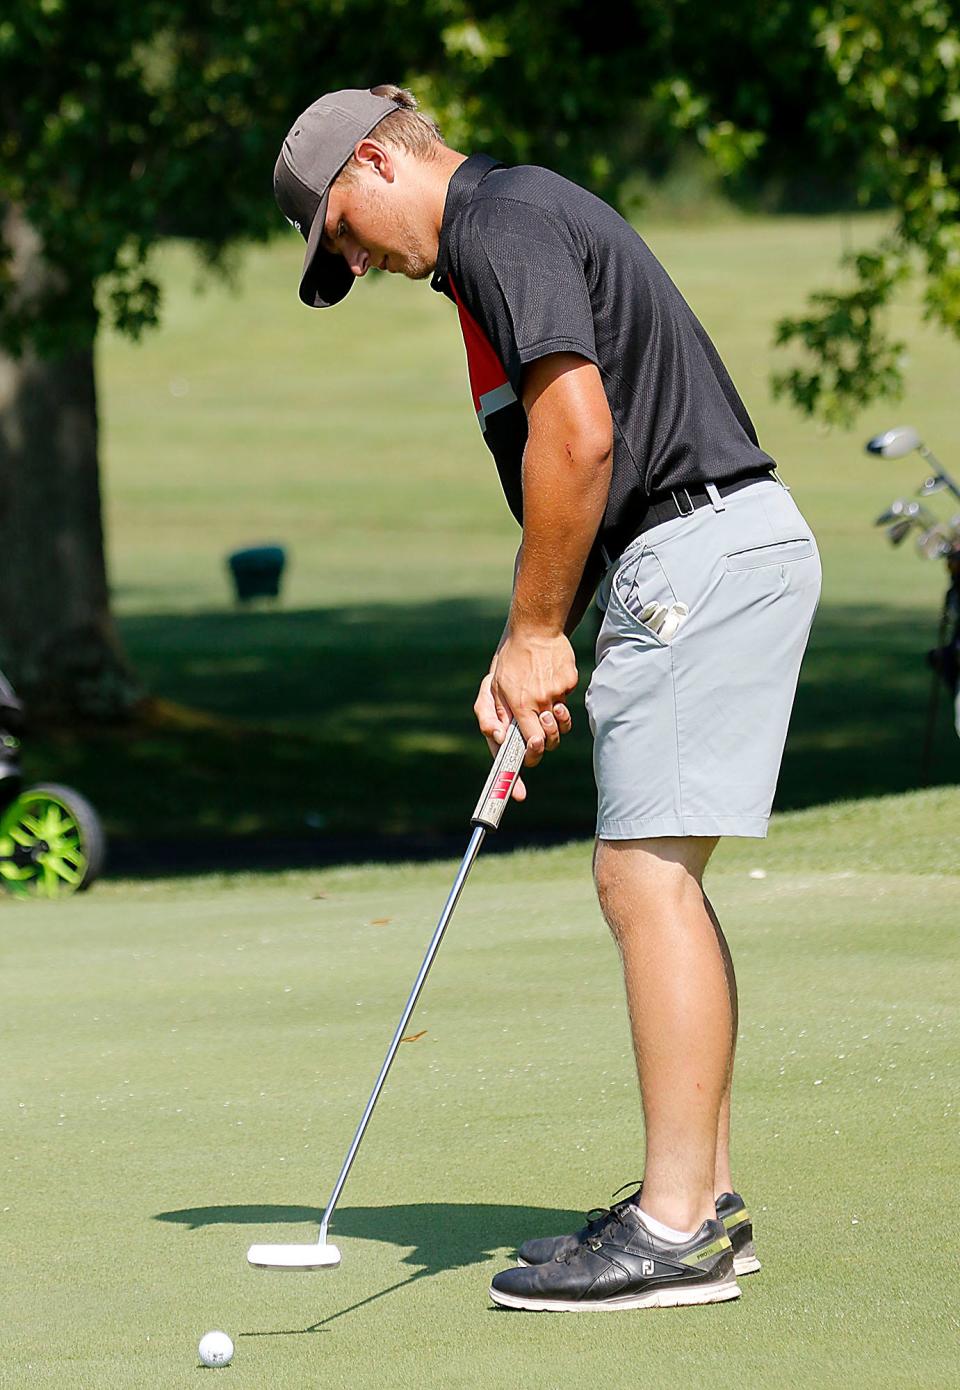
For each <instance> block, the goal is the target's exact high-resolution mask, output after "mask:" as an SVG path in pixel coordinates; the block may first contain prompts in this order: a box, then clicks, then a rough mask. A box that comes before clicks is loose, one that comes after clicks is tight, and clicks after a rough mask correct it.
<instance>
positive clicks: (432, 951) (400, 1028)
mask: <svg viewBox="0 0 960 1390" xmlns="http://www.w3.org/2000/svg"><path fill="white" fill-rule="evenodd" d="M486 833H487V832H486V829H485V827H484V826H482V825H477V826H475V827H474V830H473V834H472V835H471V836H470V843H469V844H468V845H467V850H466V853H465V854H464V856H463V859H462V860H461V862H460V868H459V869H458V870H457V876H456V878H455V879H454V881H453V887H452V888H451V889H450V894H449V896H448V898H447V901H446V902H445V903H444V906H443V911H442V912H441V914H440V920H439V922H438V923H437V929H436V931H435V932H434V933H433V936H432V937H431V938H430V945H429V946H428V947H427V953H426V955H425V956H424V958H423V964H422V965H421V966H420V970H419V972H418V974H417V978H416V980H415V981H414V983H413V989H412V990H411V991H410V997H409V999H408V1000H407V1002H406V1005H405V1007H404V1010H403V1013H402V1014H401V1015H400V1022H399V1023H398V1024H397V1031H396V1032H395V1033H394V1035H393V1040H392V1042H391V1043H390V1046H389V1047H388V1048H387V1055H386V1057H385V1058H384V1059H383V1066H382V1067H381V1068H380V1075H379V1076H378V1077H377V1080H376V1083H375V1085H374V1088H373V1091H372V1092H371V1095H370V1099H369V1100H368V1101H367V1106H366V1109H365V1110H364V1112H363V1115H362V1116H361V1119H360V1123H359V1124H358V1125H357V1132H356V1134H355V1135H354V1136H353V1142H352V1144H351V1145H350V1148H349V1149H348V1151H347V1156H346V1158H345V1159H344V1160H343V1167H342V1168H341V1169H340V1176H339V1177H338V1178H337V1181H336V1182H335V1183H334V1187H333V1191H332V1192H331V1194H330V1200H329V1202H328V1203H327V1209H326V1211H325V1212H324V1213H323V1220H322V1221H321V1223H320V1234H319V1236H318V1237H317V1244H318V1245H325V1244H326V1243H327V1227H328V1225H329V1224H330V1218H331V1216H332V1215H333V1212H334V1208H335V1207H336V1205H337V1202H338V1201H339V1200H340V1193H341V1192H342V1191H343V1185H344V1183H345V1182H346V1180H347V1177H348V1175H349V1173H350V1169H351V1168H352V1166H353V1160H354V1158H355V1157H356V1153H357V1149H359V1147H360V1141H361V1140H362V1139H363V1135H364V1131H365V1130H366V1128H367V1124H368V1122H369V1120H370V1116H371V1115H372V1114H373V1108H374V1106H375V1105H376V1103H377V1100H378V1098H379V1095H380V1092H381V1091H382V1090H383V1083H384V1082H385V1081H386V1079H387V1073H388V1072H389V1070H390V1067H391V1065H392V1063H393V1059H394V1057H395V1056H396V1055H397V1048H398V1047H399V1046H400V1043H401V1040H402V1038H403V1035H404V1033H405V1032H406V1031H407V1024H408V1023H409V1022H410V1017H411V1015H412V1014H413V1011H414V1009H415V1008H416V1007H417V1000H418V999H419V998H420V991H421V990H422V989H423V986H424V984H425V983H426V979H427V976H428V975H429V973H430V967H431V965H432V964H433V959H434V956H435V955H436V954H437V951H438V950H439V948H440V942H441V941H442V940H443V934H444V932H445V931H446V929H447V923H448V922H449V921H450V918H451V917H452V916H453V909H454V908H455V907H456V905H457V901H458V899H459V897H460V894H461V893H462V892H463V885H464V884H465V883H466V881H467V875H468V874H469V872H470V870H471V868H472V867H473V861H474V860H475V859H476V857H477V854H478V852H479V849H480V846H481V845H482V844H483V841H484V837H485V835H486Z"/></svg>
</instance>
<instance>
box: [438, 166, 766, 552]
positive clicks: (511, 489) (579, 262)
mask: <svg viewBox="0 0 960 1390" xmlns="http://www.w3.org/2000/svg"><path fill="white" fill-rule="evenodd" d="M433 288H434V289H436V290H440V291H442V292H443V293H445V294H446V295H448V297H449V298H451V299H452V300H453V301H454V302H455V303H456V305H457V310H458V312H459V316H460V326H461V329H462V331H463V337H464V343H465V345H466V349H467V366H468V370H469V376H470V387H471V391H472V394H473V403H474V408H475V410H476V412H477V417H478V419H479V421H480V427H481V429H482V430H483V435H484V438H485V440H486V442H487V444H488V446H489V448H490V450H491V452H492V454H493V456H494V459H495V460H496V464H497V471H498V472H499V475H500V481H501V484H502V486H503V491H504V493H505V495H506V498H507V502H508V503H509V505H510V510H511V511H512V512H513V514H514V516H515V517H516V518H517V520H518V521H519V522H521V524H522V521H523V489H522V485H521V463H522V458H523V448H524V445H525V443H526V438H527V420H526V414H525V412H524V409H523V406H522V404H521V401H520V380H521V376H522V373H523V368H524V366H525V365H526V364H527V363H528V362H533V361H535V360H536V359H537V358H539V357H546V356H547V355H548V354H549V353H553V352H575V353H579V354H580V355H581V356H582V357H585V358H587V359H588V360H589V361H591V362H593V363H595V364H596V366H597V367H598V369H599V371H600V376H601V378H602V380H603V385H604V390H605V392H606V396H607V401H608V404H609V406H610V414H611V416H612V417H613V438H614V446H613V475H612V479H611V483H610V493H609V497H608V500H607V506H606V511H605V513H604V517H603V521H602V523H601V527H600V531H599V534H598V546H599V545H601V544H602V545H603V546H604V547H605V549H606V550H607V552H608V554H610V555H615V554H618V553H619V551H620V550H621V549H622V548H623V545H624V544H625V543H626V541H627V539H629V537H630V536H632V535H633V533H634V531H635V530H636V527H637V525H638V523H639V522H640V520H641V519H642V517H643V513H644V508H645V505H646V501H647V499H648V498H649V497H651V496H652V495H654V494H658V493H663V492H667V491H670V490H673V489H674V488H681V487H689V486H691V485H692V484H694V483H704V482H718V483H719V482H725V481H729V480H731V479H733V478H737V477H742V476H744V475H745V474H748V473H752V472H758V473H759V472H762V471H764V470H766V469H770V468H773V466H774V464H773V460H772V459H771V458H770V457H769V456H768V455H767V454H765V453H764V452H763V450H762V449H761V448H760V446H759V444H758V442H757V435H756V431H755V430H754V428H753V425H752V423H751V421H750V417H749V415H748V414H747V412H746V409H745V407H744V405H743V402H742V401H741V399H740V397H739V396H738V394H737V391H736V388H735V387H734V385H733V382H732V381H731V380H730V377H729V376H728V374H727V371H726V368H725V367H724V365H723V363H722V362H721V361H720V358H719V356H718V354H717V351H716V349H715V348H714V346H713V344H712V343H711V341H710V339H709V338H708V336H707V334H706V332H705V331H704V329H703V327H702V325H701V324H700V323H699V321H698V320H697V318H696V316H695V315H694V314H693V312H692V311H691V309H690V307H689V305H688V304H687V303H686V301H685V300H684V298H683V296H682V295H681V294H680V291H679V290H678V289H677V287H676V286H675V285H674V283H673V281H672V280H671V279H670V277H669V276H668V275H667V273H666V271H665V270H664V269H663V267H662V266H661V265H660V263H659V261H658V260H657V259H656V257H655V256H654V255H653V253H652V252H651V250H650V249H649V247H648V246H647V245H646V244H645V243H644V242H643V241H642V240H641V238H640V237H639V236H638V235H637V233H636V232H635V231H634V230H633V228H632V227H631V226H630V225H629V224H628V223H627V222H625V221H624V219H623V218H622V217H621V216H620V215H619V214H618V213H616V212H614V210H613V208H611V207H609V206H608V205H607V204H606V203H604V202H602V201H601V199H599V198H597V197H595V196H594V195H593V194H592V193H588V192H587V191H586V189H583V188H580V187H579V186H578V185H577V184H574V183H570V182H569V180H567V179H564V178H561V177H560V175H559V174H554V173H551V171H550V170H549V169H538V168H535V167H532V166H523V165H521V166H518V167H516V168H505V167H504V166H503V165H501V164H498V163H497V161H496V160H493V159H491V158H490V157H489V156H487V155H473V156H472V157H471V158H470V159H467V160H466V161H465V162H464V163H463V164H461V165H460V166H459V168H458V169H457V170H456V172H455V173H454V175H453V177H452V179H451V180H450V186H449V189H448V191H447V199H446V204H445V207H444V213H443V223H442V226H441V229H440V249H439V255H438V257H437V268H436V273H435V275H434V278H433ZM596 549H597V548H596V547H595V553H596Z"/></svg>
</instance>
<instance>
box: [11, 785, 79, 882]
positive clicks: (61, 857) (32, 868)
mask: <svg viewBox="0 0 960 1390" xmlns="http://www.w3.org/2000/svg"><path fill="white" fill-rule="evenodd" d="M81 838H82V837H81V831H80V827H79V825H78V824H77V822H76V820H75V818H74V817H73V815H72V814H71V813H70V810H69V808H68V807H67V806H66V805H64V803H63V802H62V801H59V800H58V799H57V798H56V797H54V796H51V795H50V794H49V793H48V792H26V793H24V795H22V796H20V797H18V798H17V800H16V801H15V802H14V804H13V805H12V806H11V807H10V809H9V811H8V812H7V814H6V816H5V817H4V823H3V834H2V836H0V855H2V856H3V859H2V860H0V877H2V878H3V880H4V882H5V883H6V886H7V888H8V889H9V890H10V892H12V893H15V894H17V895H18V896H20V897H35V898H59V897H62V896H63V895H64V894H66V893H75V892H76V890H77V889H78V888H79V887H80V886H81V885H82V883H83V881H84V878H85V877H86V873H87V867H88V865H87V858H86V855H85V854H84V852H83V849H82V845H81ZM39 844H43V845H44V846H45V848H43V849H41V850H39V852H36V846H37V845H39ZM18 851H20V852H21V855H20V857H21V859H22V858H23V856H25V855H27V854H29V855H31V858H30V859H29V860H28V861H27V862H20V863H18V862H16V859H13V860H11V858H9V857H8V856H16V855H17V852H18Z"/></svg>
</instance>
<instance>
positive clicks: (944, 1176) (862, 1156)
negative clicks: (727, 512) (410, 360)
mask: <svg viewBox="0 0 960 1390" xmlns="http://www.w3.org/2000/svg"><path fill="white" fill-rule="evenodd" d="M520 814H521V813H520V812H519V810H518V809H514V810H512V811H511V820H512V821H513V822H516V821H517V820H518V819H519V816H520ZM958 816H960V793H958V792H957V791H955V790H953V791H949V790H944V791H932V792H926V793H921V794H916V795H912V796H907V797H901V798H894V799H888V800H881V801H876V802H863V803H860V804H858V805H847V806H837V807H831V808H826V809H821V810H811V811H806V812H802V813H799V814H796V815H790V816H784V817H782V818H780V819H779V820H777V821H776V823H775V825H774V829H773V832H772V835H771V839H770V841H769V842H768V843H767V844H761V843H758V842H747V841H740V842H728V843H726V844H724V845H723V846H722V847H721V851H720V854H719V857H718V863H717V866H716V868H715V869H714V870H712V871H711V873H712V881H711V892H712V896H713V898H714V901H715V902H716V904H717V906H718V910H719V911H720V914H721V917H722V919H723V921H724V922H725V925H726V927H727V931H728V934H729V937H730V940H731V943H732V946H733V949H734V952H735V956H736V959H737V965H738V970H739V976H740V987H741V999H742V1028H741V1038H740V1062H739V1081H738V1093H737V1128H736V1155H737V1163H736V1171H737V1175H738V1178H737V1180H738V1183H739V1184H740V1185H741V1187H742V1189H743V1191H744V1193H745V1194H746V1197H747V1200H748V1202H749V1204H750V1206H751V1208H752V1209H753V1211H754V1213H755V1216H756V1224H757V1238H758V1243H759V1250H760V1255H761V1258H762V1259H763V1261H764V1270H763V1273H762V1274H760V1275H758V1276H756V1277H755V1278H752V1279H748V1280H744V1293H743V1298H742V1299H741V1300H740V1302H739V1303H736V1304H730V1305H726V1306H721V1307H715V1308H705V1309H691V1310H685V1311H679V1312H664V1313H630V1314H620V1315H618V1316H615V1317H613V1318H607V1317H601V1316H600V1315H599V1314H595V1315H592V1316H591V1315H583V1316H568V1317H561V1316H559V1315H555V1316H552V1317H551V1316H549V1315H543V1316H540V1317H537V1316H533V1315H522V1314H517V1315H514V1314H509V1313H497V1312H494V1311H492V1309H491V1308H490V1306H489V1304H488V1301H487V1297H486V1288H487V1283H488V1280H489V1276H490V1275H491V1274H492V1273H493V1272H494V1271H495V1270H496V1269H497V1268H499V1267H500V1266H501V1265H502V1264H503V1263H504V1261H505V1260H507V1259H509V1257H510V1254H511V1252H512V1249H513V1248H514V1247H515V1245H516V1243H517V1242H518V1241H520V1240H521V1239H523V1238H524V1237H525V1236H527V1235H531V1234H534V1233H538V1232H543V1233H545V1232H549V1231H553V1230H562V1229H564V1228H569V1227H570V1226H571V1223H572V1222H574V1221H575V1220H576V1213H577V1212H579V1211H580V1210H581V1209H583V1208H585V1207H588V1206H591V1205H593V1204H594V1203H598V1202H602V1201H603V1200H604V1199H605V1198H606V1196H607V1194H608V1193H609V1192H610V1191H611V1189H613V1188H615V1187H618V1186H619V1185H620V1184H621V1183H623V1182H627V1181H629V1180H630V1179H633V1178H636V1177H639V1176H640V1153H641V1150H640V1125H639V1119H638V1107H637V1102H636V1098H635V1082H634V1076H633V1069H632V1062H631V1059H630V1056H629V1050H628V1039H627V1029H626V1022H625V1017H624V1010H623V1006H622V1000H621V987H620V984H619V979H618V969H617V961H616V954H615V951H614V949H613V946H612V944H611V943H610V941H609V939H608V938H607V936H606V933H605V931H604V929H603V927H602V925H601V923H600V921H599V917H598V912H597V909H596V906H595V904H594V901H593V897H592V892H591V888H590V884H589V847H588V845H586V844H578V845H574V846H570V847H568V848H565V849H562V850H550V851H544V852H537V853H525V854H519V855H516V856H507V857H493V856H491V857H488V858H482V859H481V860H480V862H479V863H478V865H477V867H476V870H475V875H474V878H473V880H472V881H471V883H470V884H469V885H468V888H467V891H466V894H465V896H464V899H463V901H462V904H461V907H460V909H459V912H458V915H457V917H456V918H455V920H454V923H453V926H452V928H451V932H450V935H449V938H448V940H447V942H446V943H445V945H444V949H443V951H442V953H441V955H440V957H439V959H438V962H437V966H436V969H435V972H434V975H433V977H432V978H431V981H430V983H429V985H428V987H427V994H426V996H425V1000H424V1003H423V1006H422V1007H421V1009H420V1011H419V1012H418V1014H417V1017H416V1020H415V1025H414V1027H413V1032H414V1033H415V1034H416V1033H421V1032H422V1036H420V1037H419V1038H418V1040H417V1041H415V1042H411V1043H409V1044H408V1045H405V1046H404V1047H403V1048H402V1049H401V1052H400V1056H399V1058H398V1061H397V1066H396V1070H395V1072H394V1075H393V1077H392V1078H391V1081H390V1083H389V1086H388V1089H387V1091H386V1092H385V1093H384V1097H383V1101H382V1106H381V1109H380V1110H378V1112H377V1115H376V1117H375V1119H374V1122H373V1125H372V1127H371V1130H370V1132H369V1135H368V1139H367V1142H366V1145H365V1148H364V1149H363V1150H362V1152H361V1155H360V1158H359V1159H358V1163H357V1167H356V1169H355V1172H354V1176H353V1178H352V1180H351V1182H350V1185H349V1187H348V1188H347V1191H346V1193H345V1195H344V1200H343V1206H342V1209H341V1211H340V1212H339V1213H338V1215H337V1218H336V1222H335V1238H336V1239H337V1241H338V1243H340V1245H341V1247H342V1250H343V1256H344V1260H343V1265H342V1267H341V1268H340V1269H339V1270H338V1271H335V1272H330V1273H322V1274H313V1275H304V1276H283V1275H264V1274H256V1273H254V1272H252V1271H249V1270H248V1269H247V1267H246V1264H245V1259H244V1252H245V1249H246V1246H247V1244H248V1243H249V1242H250V1241H251V1240H254V1239H257V1240H263V1239H268V1240H269V1239H276V1240H289V1239H295V1240H297V1239H310V1238H312V1236H313V1234H314V1233H315V1227H314V1225H313V1224H312V1223H313V1222H315V1221H316V1219H317V1218H318V1215H319V1212H318V1207H322V1205H323V1203H324V1201H325V1200H326V1196H327V1194H328V1191H329V1187H330V1185H331V1184H332V1181H333V1178H334V1177H335V1175H336V1171H337V1169H338V1168H339V1165H340V1161H341V1158H342V1155H343V1152H344V1150H345V1148H346V1145H347V1143H348V1141H349V1139H350V1136H351V1135H352V1133H353V1129H354V1126H355V1124H356V1121H357V1119H358V1118H359V1112H360V1109H361V1107H362V1104H363V1102H364V1100H365V1099H366V1096H367V1094H368V1092H369V1088H370V1085H371V1084H372V1080H373V1077H374V1075H375V1073H376V1070H377V1067H378V1066H379V1063H380V1059H381V1057H382V1053H383V1049H384V1047H385V1045H386V1042H387V1040H388V1037H389V1035H390V1032H391V1030H392V1028H393V1026H394V1022H395V1019H396V1017H397V1015H398V1013H399V1010H400V1007H401V1005H402V1002H403V1000H404V998H405V997H406V993H407V990H408V988H409V983H410V981H411V980H412V977H413V975H414V972H415V970H416V967H417V965H418V963H419V960H420V957H421V954H422V950H423V947H424V944H425V942H426V940H427V938H428V936H429V934H430V931H431V930H432V927H433V924H434V922H435V920H436V915H437V912H438V910H439V907H440V905H441V903H442V901H443V898H444V897H445V895H446V891H447V888H448V886H449V882H450V879H451V876H452V869H453V866H452V865H449V864H431V865H428V866H419V867H403V866H401V867H393V868H382V867H369V868H364V869H349V870H348V869H340V870H335V871H327V872H324V873H309V872H301V873H288V874H282V875H277V876H274V877H269V876H261V877H252V876H237V877H235V878H232V879H215V878H207V879H199V880H195V881H186V880H181V881H172V882H171V881H167V882H163V883H159V882H143V883H136V884H134V883H129V882H115V883H112V884H111V883H107V884H101V885H99V886H98V887H97V888H95V889H94V890H93V892H92V893H91V894H90V895H89V896H87V897H84V898H78V899H75V900H73V901H71V902H68V903H65V904H62V905H43V904H37V905H32V904H31V905H18V904H15V903H12V902H9V901H6V900H5V901H3V902H2V903H0V932H2V940H3V945H4V969H3V972H2V996H0V1039H2V1046H3V1056H4V1073H3V1081H2V1091H3V1115H4V1132H5V1136H6V1138H5V1147H6V1150H7V1156H8V1164H7V1172H6V1180H5V1183H4V1195H3V1199H2V1204H0V1205H2V1212H0V1220H2V1225H0V1230H2V1233H3V1247H4V1259H3V1282H2V1287H3V1354H2V1373H0V1379H2V1381H3V1383H4V1384H5V1385H7V1384H9V1385H10V1386H11V1387H12V1386H17V1387H18V1388H19V1387H20V1386H27V1385H30V1386H51V1387H54V1386H55V1387H57V1390H100V1388H101V1387H103V1390H117V1387H124V1390H137V1388H138V1387H145V1388H146V1387H149V1390H157V1387H163V1390H176V1387H179V1386H188V1385H194V1384H196V1383H197V1375H198V1372H197V1370H196V1369H195V1362H194V1351H195V1346H196V1342H197V1339H198V1338H199V1336H200V1334H201V1333H202V1332H204V1331H205V1330H207V1329H209V1328H211V1327H223V1328H225V1329H226V1330H227V1331H229V1332H230V1333H231V1334H232V1335H233V1337H234V1338H235V1341H236V1344H237V1354H236V1359H235V1361H234V1364H233V1366H232V1368H231V1369H230V1370H229V1371H222V1372H218V1373H216V1374H219V1375H221V1376H222V1377H223V1383H224V1384H225V1385H230V1386H233V1387H238V1388H239V1387H246V1386H248V1387H257V1390H263V1387H266V1386H269V1387H276V1390H285V1388H286V1387H302V1386H329V1387H337V1388H338V1390H339V1388H340V1387H342V1388H343V1390H357V1387H361V1386H378V1387H382V1388H383V1390H392V1388H393V1387H397V1390H400V1388H401V1387H402V1388H403V1390H414V1387H416V1390H422V1387H437V1390H448V1387H477V1390H481V1387H482V1390H487V1387H490V1386H524V1387H531V1388H532V1390H554V1387H567V1386H570V1385H573V1384H584V1383H586V1384H600V1385H604V1384H605V1385H610V1386H614V1387H621V1386H622V1387H624V1390H626V1387H657V1388H658V1390H659V1387H662V1386H669V1385H677V1384H682V1385H686V1386H701V1385H703V1386H705V1385H727V1384H729V1385H736V1386H739V1387H756V1390H770V1387H780V1386H783V1387H788V1386H789V1387H821V1386H825V1385H826V1386H834V1385H848V1384H857V1385H860V1386H864V1387H868V1386H869V1387H872V1386H882V1387H885V1388H886V1387H908V1386H909V1387H914V1386H919V1385H946V1384H950V1383H953V1380H954V1379H955V1373H956V1346H957V1314H956V1299H955V1298H954V1296H953V1285H954V1282H955V1281H954V1277H953V1269H954V1267H955V1264H956V1248H957V1238H958V1231H957V1221H956V1191H957V1183H958V1178H960V1171H958V1170H960V1154H958V1148H957V1143H956V1135H957V1113H956V1093H957V1080H958V1078H957V1055H956V1047H955V1038H956V1033H957V1024H958V1022H960V1020H958V1017H957V1014H958V1009H957V987H956V986H957V969H956V960H957V936H956V923H957V911H956V904H957V899H958V888H960V882H958V877H957V873H958V856H957V837H956V825H957V820H958ZM510 823H511V821H508V822H507V823H505V827H504V829H503V830H502V832H501V834H502V835H504V836H508V835H509V834H510ZM756 869H763V870H765V872H766V877H764V878H756V877H753V876H751V871H752V870H756ZM332 1234H334V1232H332ZM204 1374H205V1375H206V1374H208V1373H204ZM204 1383H206V1382H205V1381H204ZM216 1383H217V1384H219V1383H220V1382H219V1381H217V1382H216Z"/></svg>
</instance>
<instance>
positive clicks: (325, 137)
mask: <svg viewBox="0 0 960 1390" xmlns="http://www.w3.org/2000/svg"><path fill="white" fill-rule="evenodd" d="M398 109H399V108H398V105H397V103H396V102H395V101H394V100H393V99H392V98H391V97H378V96H377V95H376V94H375V93H374V92H372V91H370V90H369V89H368V88H366V87H347V88H345V90H344V91H342V92H328V93H327V95H326V96H323V97H321V98H320V100H319V101H315V102H314V103H313V105H312V106H308V107H307V109H306V111H304V112H303V114H302V115H300V116H298V117H297V119H296V120H295V121H294V123H293V125H292V126H291V127H290V131H289V133H288V135H287V138H286V140H284V142H283V149H282V150H281V151H280V155H279V158H278V159H277V163H276V166H275V168H274V171H273V192H274V197H275V198H276V200H277V203H278V205H279V207H280V211H281V212H282V213H283V215H284V217H285V218H286V219H287V221H288V222H289V223H290V224H291V226H293V227H296V229H297V231H298V232H299V233H300V235H301V236H302V237H303V238H304V240H305V241H306V243H307V254H306V256H305V257H304V261H303V271H302V273H301V276H300V298H301V299H302V300H303V302H304V304H307V305H309V307H310V308H311V309H328V308H329V307H330V305H331V304H339V303H340V300H341V299H343V298H344V297H345V296H346V294H347V291H348V290H349V289H350V286H351V285H352V284H353V282H354V279H355V278H356V277H355V276H354V274H353V271H352V270H351V269H350V267H349V266H348V265H347V263H346V261H345V260H344V259H343V257H342V256H336V255H331V254H330V252H329V251H325V250H324V249H323V247H322V246H321V245H320V238H321V237H322V236H323V224H324V219H325V218H326V215H327V201H328V199H329V197H330V185H331V184H332V183H333V181H334V179H335V178H336V177H337V175H338V174H339V172H340V170H341V169H342V168H343V166H344V165H345V164H346V162H347V160H348V159H349V158H350V156H351V155H352V154H353V151H354V148H355V146H356V144H357V142H358V141H359V140H362V139H363V138H364V136H365V135H369V134H370V132H371V130H373V128H374V126H375V125H377V124H379V122H380V121H382V120H383V118H384V116H389V115H390V113H391V112H393V111H396V110H398Z"/></svg>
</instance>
